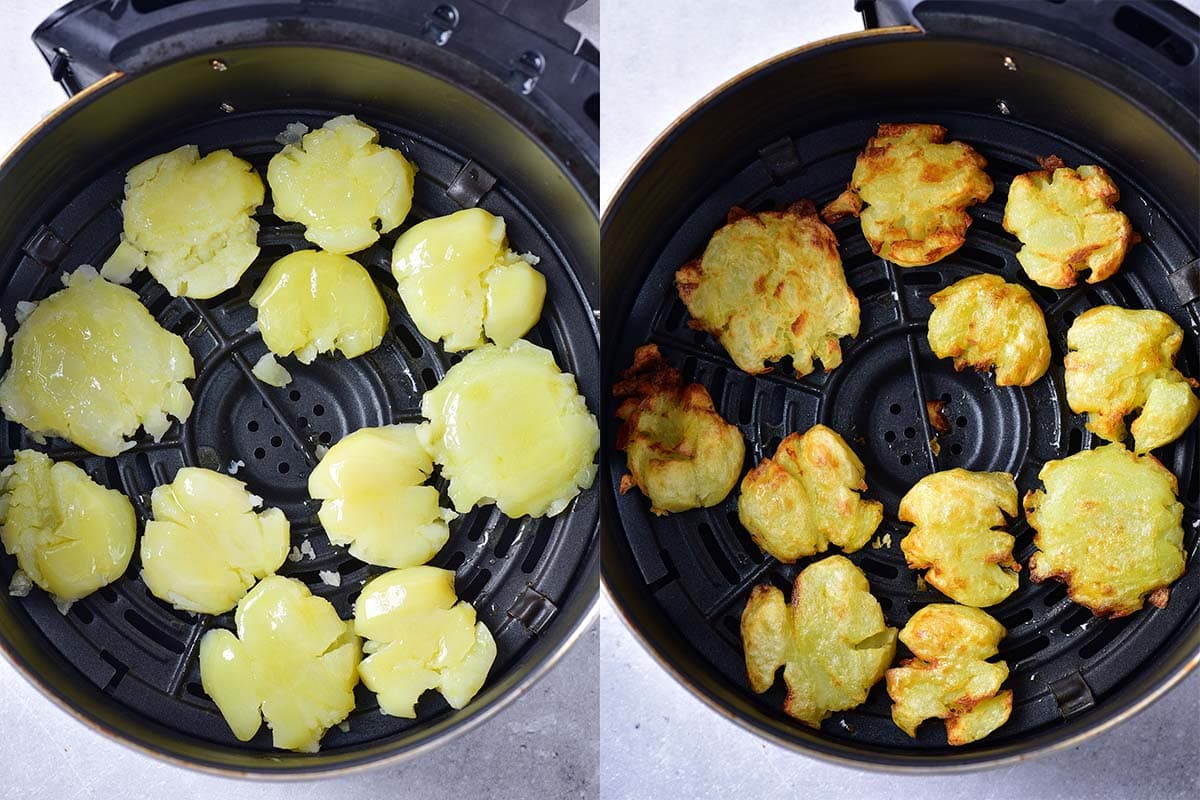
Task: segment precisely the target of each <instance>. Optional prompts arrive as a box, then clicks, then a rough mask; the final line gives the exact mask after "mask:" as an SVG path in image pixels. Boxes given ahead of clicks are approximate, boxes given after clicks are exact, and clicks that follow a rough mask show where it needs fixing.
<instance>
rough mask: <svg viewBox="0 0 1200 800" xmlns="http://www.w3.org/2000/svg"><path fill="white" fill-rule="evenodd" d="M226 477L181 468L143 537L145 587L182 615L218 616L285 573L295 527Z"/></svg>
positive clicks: (161, 490) (156, 503)
mask: <svg viewBox="0 0 1200 800" xmlns="http://www.w3.org/2000/svg"><path fill="white" fill-rule="evenodd" d="M261 503H262V499H261V498H258V497H255V496H254V495H252V494H250V493H249V492H248V491H246V485H245V484H244V483H242V482H241V481H239V480H238V479H236V478H232V477H230V476H229V475H226V474H224V473H221V472H213V471H212V470H208V469H200V468H199V467H184V468H183V469H181V470H179V472H178V473H177V474H176V475H175V480H174V481H173V482H171V483H168V484H166V485H163V486H158V487H155V489H154V492H153V493H151V495H150V507H151V510H152V511H153V513H154V519H153V520H151V521H149V522H147V523H146V531H145V533H144V534H143V535H142V579H143V580H145V582H146V586H147V587H149V589H150V591H151V592H152V593H153V594H154V596H155V597H158V598H160V599H162V600H166V601H167V602H168V603H170V604H172V605H173V606H175V607H176V608H178V609H180V610H182V611H196V612H199V613H202V614H221V613H223V612H225V611H228V610H229V609H231V608H233V607H234V606H235V605H237V602H238V601H239V600H241V599H242V597H243V596H244V595H245V594H246V592H247V591H249V589H250V587H252V586H253V585H254V582H255V581H256V580H258V579H259V578H263V577H265V576H267V575H270V574H271V573H273V572H275V570H277V569H279V567H280V566H282V565H283V561H284V559H285V558H287V554H288V540H289V535H290V530H291V529H290V526H289V525H288V520H287V517H285V516H284V515H283V512H282V511H280V510H279V509H277V508H268V509H267V510H265V511H263V512H261V513H256V512H255V511H254V509H255V507H256V506H258V505H261Z"/></svg>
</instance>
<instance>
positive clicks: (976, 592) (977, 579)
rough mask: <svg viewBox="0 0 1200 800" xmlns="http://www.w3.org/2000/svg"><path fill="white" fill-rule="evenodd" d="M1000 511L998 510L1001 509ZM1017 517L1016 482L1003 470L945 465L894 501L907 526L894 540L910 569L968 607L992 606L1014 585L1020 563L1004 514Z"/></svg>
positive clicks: (1009, 591)
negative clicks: (971, 469) (920, 572)
mask: <svg viewBox="0 0 1200 800" xmlns="http://www.w3.org/2000/svg"><path fill="white" fill-rule="evenodd" d="M1001 512H1004V513H1001ZM1004 514H1008V516H1010V517H1015V516H1016V515H1017V484H1016V483H1015V482H1014V481H1013V477H1012V475H1009V474H1008V473H1007V472H968V471H967V470H965V469H951V470H945V471H944V472H935V473H933V474H932V475H926V476H925V477H924V478H922V479H921V480H919V481H917V483H916V485H915V486H913V487H912V488H911V489H909V490H908V493H907V494H905V495H904V498H903V499H902V500H901V501H900V519H901V520H902V521H904V522H911V523H912V524H913V529H912V530H911V531H910V532H909V533H908V535H907V536H905V537H904V538H903V539H901V540H900V549H901V550H902V551H904V558H905V560H906V561H907V562H908V566H909V567H911V568H912V569H916V570H921V569H925V570H928V571H927V572H926V573H925V581H926V582H927V583H928V584H929V585H931V586H933V587H934V588H935V589H937V590H938V591H940V592H941V593H942V594H944V595H946V596H947V597H949V598H951V599H952V600H955V601H957V602H959V603H962V604H963V605H968V606H977V607H982V606H994V605H995V604H996V603H999V602H1000V601H1001V600H1003V599H1004V598H1006V597H1008V596H1009V595H1010V594H1012V593H1013V592H1015V591H1016V589H1017V572H1018V571H1020V569H1021V565H1020V564H1018V563H1017V562H1016V561H1014V560H1013V555H1012V548H1013V542H1014V539H1013V537H1012V535H1011V534H1010V533H1009V532H1008V531H1007V530H1005V526H1006V525H1007V524H1008V522H1007V520H1006V519H1005V517H1004Z"/></svg>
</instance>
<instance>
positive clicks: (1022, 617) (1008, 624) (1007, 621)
mask: <svg viewBox="0 0 1200 800" xmlns="http://www.w3.org/2000/svg"><path fill="white" fill-rule="evenodd" d="M1031 619H1033V609H1031V608H1029V607H1028V606H1027V607H1025V608H1018V609H1017V610H1016V611H1014V612H1012V613H1011V614H1009V615H1008V616H1005V617H1002V618H1001V619H1000V622H1001V623H1003V625H1004V627H1005V628H1008V629H1010V630H1011V629H1012V628H1015V627H1017V626H1018V625H1024V624H1025V623H1026V622H1029V620H1031Z"/></svg>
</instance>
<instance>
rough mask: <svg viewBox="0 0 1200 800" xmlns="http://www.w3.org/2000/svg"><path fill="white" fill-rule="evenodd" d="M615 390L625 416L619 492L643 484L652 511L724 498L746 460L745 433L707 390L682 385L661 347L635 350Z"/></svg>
mask: <svg viewBox="0 0 1200 800" xmlns="http://www.w3.org/2000/svg"><path fill="white" fill-rule="evenodd" d="M613 395H614V396H615V397H616V398H617V400H618V401H619V405H618V407H617V418H618V419H620V420H621V421H622V425H621V428H620V430H619V431H618V432H617V449H619V450H624V451H625V453H626V454H627V456H628V458H627V463H628V467H629V474H628V475H625V476H623V477H622V478H621V493H622V494H624V493H626V492H628V491H629V490H630V489H632V488H633V487H634V486H636V487H637V488H639V489H641V491H642V494H644V495H646V497H647V498H649V500H650V510H651V511H653V512H654V513H655V514H669V513H675V512H678V511H687V510H688V509H690V508H708V507H710V506H715V505H716V504H717V503H720V502H721V501H722V500H724V499H725V498H726V496H728V494H729V492H730V490H732V489H733V486H734V484H735V483H737V479H738V475H740V474H741V471H742V462H743V461H744V460H745V458H746V443H745V441H744V440H743V439H742V434H741V432H740V431H739V430H738V429H737V427H736V426H734V425H730V424H729V423H728V422H726V421H725V420H724V419H722V418H721V415H720V414H718V413H717V410H716V409H715V408H714V407H713V402H712V397H711V396H710V395H709V393H708V389H706V388H704V387H703V386H702V385H700V384H699V383H691V384H688V385H686V386H685V385H684V383H683V376H682V375H681V374H680V373H679V370H677V369H675V368H674V367H672V366H671V365H670V364H668V363H667V362H666V361H665V360H664V359H663V357H662V354H661V353H659V351H658V345H654V344H646V345H642V346H641V347H639V348H638V349H637V351H636V352H634V354H633V364H632V365H631V366H630V367H629V369H627V370H625V371H624V372H622V373H621V379H620V381H618V382H617V384H616V385H615V386H614V387H613Z"/></svg>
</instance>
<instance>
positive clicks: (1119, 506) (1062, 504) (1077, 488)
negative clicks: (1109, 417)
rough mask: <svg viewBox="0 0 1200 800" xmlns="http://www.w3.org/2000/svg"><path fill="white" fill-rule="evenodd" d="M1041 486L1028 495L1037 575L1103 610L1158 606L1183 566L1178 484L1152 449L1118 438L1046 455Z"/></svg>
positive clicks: (1114, 613)
mask: <svg viewBox="0 0 1200 800" xmlns="http://www.w3.org/2000/svg"><path fill="white" fill-rule="evenodd" d="M1038 478H1039V479H1040V480H1041V481H1042V483H1043V484H1045V487H1046V488H1045V491H1042V490H1037V491H1032V492H1030V493H1029V494H1027V495H1026V496H1025V518H1026V519H1027V520H1028V521H1029V525H1030V527H1032V528H1033V529H1034V530H1036V531H1037V535H1036V536H1034V537H1033V543H1034V545H1035V546H1036V547H1037V551H1036V552H1034V554H1033V556H1031V557H1030V559H1029V576H1030V577H1031V578H1032V579H1033V580H1035V581H1039V582H1040V581H1044V580H1047V579H1049V578H1055V579H1057V580H1060V581H1062V582H1064V583H1065V584H1066V585H1067V593H1068V594H1069V595H1070V596H1071V599H1072V600H1074V601H1075V602H1076V603H1079V604H1080V605H1082V606H1086V607H1087V608H1089V609H1091V611H1092V613H1093V614H1096V615H1098V616H1102V617H1123V616H1125V615H1127V614H1132V613H1133V612H1135V611H1137V610H1138V609H1140V608H1141V607H1142V604H1143V603H1144V602H1145V601H1146V600H1149V602H1150V603H1151V604H1152V605H1155V606H1158V607H1159V608H1163V607H1165V606H1166V604H1167V600H1168V598H1169V597H1170V592H1171V590H1170V586H1171V584H1172V583H1174V582H1175V581H1176V580H1177V579H1178V578H1179V577H1180V576H1181V575H1183V571H1184V567H1185V556H1184V551H1183V506H1182V505H1181V504H1180V503H1179V501H1178V500H1177V499H1176V492H1177V491H1178V483H1177V482H1176V480H1175V476H1174V475H1173V474H1171V471H1170V470H1168V469H1167V468H1166V467H1164V466H1163V465H1162V464H1160V463H1159V462H1158V460H1157V459H1155V458H1154V456H1150V455H1140V456H1139V455H1135V454H1133V453H1131V452H1129V451H1128V450H1126V449H1125V447H1124V446H1123V445H1120V444H1108V445H1104V446H1103V447H1098V448H1096V449H1095V450H1085V451H1083V452H1082V453H1076V454H1075V455H1073V456H1068V457H1067V458H1064V459H1060V460H1058V461H1050V462H1047V463H1046V465H1045V466H1044V467H1042V471H1041V472H1040V473H1038Z"/></svg>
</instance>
